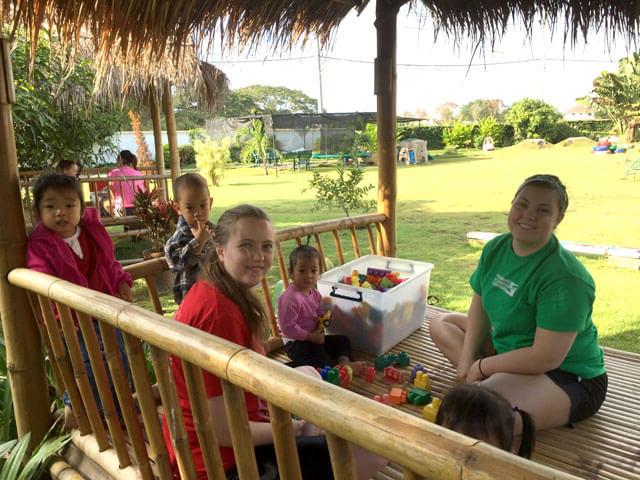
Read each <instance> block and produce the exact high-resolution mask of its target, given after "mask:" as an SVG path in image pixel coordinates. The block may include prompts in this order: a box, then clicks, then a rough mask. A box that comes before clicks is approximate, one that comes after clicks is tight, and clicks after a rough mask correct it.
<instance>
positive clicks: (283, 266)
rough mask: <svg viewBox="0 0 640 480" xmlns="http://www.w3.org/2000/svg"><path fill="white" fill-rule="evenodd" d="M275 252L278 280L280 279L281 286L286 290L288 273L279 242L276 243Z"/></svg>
mask: <svg viewBox="0 0 640 480" xmlns="http://www.w3.org/2000/svg"><path fill="white" fill-rule="evenodd" d="M276 252H277V256H278V267H279V268H280V278H281V279H282V286H283V287H284V288H285V289H286V288H287V287H288V286H289V272H288V271H287V262H286V261H285V259H284V253H283V252H282V243H281V242H276Z"/></svg>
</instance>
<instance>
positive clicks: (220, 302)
mask: <svg viewBox="0 0 640 480" xmlns="http://www.w3.org/2000/svg"><path fill="white" fill-rule="evenodd" d="M175 319H176V320H177V321H178V322H181V323H184V324H186V325H190V326H192V327H194V328H197V329H199V330H202V331H204V332H207V333H210V334H212V335H216V336H218V337H221V338H224V339H225V340H229V341H230V342H234V343H237V344H238V345H242V346H244V347H247V348H252V349H253V350H257V349H258V348H256V347H255V345H252V342H251V336H250V334H249V327H248V325H247V322H246V321H245V319H244V316H243V315H242V311H241V310H240V307H239V306H238V305H237V304H236V303H234V302H232V301H231V300H230V299H229V298H228V297H227V296H225V295H224V294H223V293H222V292H221V291H220V290H218V289H217V288H216V287H215V286H213V285H211V284H210V283H207V282H205V281H203V280H199V281H197V282H196V283H195V284H194V285H193V286H192V287H191V289H190V290H189V292H188V293H187V295H186V296H185V297H184V300H183V301H182V303H181V304H180V307H179V308H178V311H177V312H176V315H175ZM261 353H263V352H261ZM170 361H171V372H172V373H173V378H174V381H175V385H176V391H177V393H178V399H179V400H180V407H181V408H182V415H183V417H184V424H185V428H186V431H187V434H188V436H189V444H190V447H191V452H192V454H193V461H194V464H195V468H196V473H197V475H198V478H202V479H206V478H207V473H206V469H205V466H204V461H203V458H202V451H201V450H200V445H199V444H198V436H197V434H196V430H195V426H194V422H193V416H192V414H191V406H190V404H189V394H188V392H187V385H186V383H185V380H184V374H183V372H182V362H181V360H180V359H179V358H178V357H175V356H173V355H171V356H170ZM202 373H203V377H204V384H205V388H206V391H207V397H208V398H212V397H218V396H221V395H222V385H221V384H220V380H219V379H218V377H216V376H214V375H212V374H210V373H208V372H205V371H203V372H202ZM244 396H245V401H246V404H247V412H248V414H249V420H251V421H256V422H260V421H263V422H265V421H269V420H268V418H267V417H266V415H265V411H264V405H263V404H262V402H261V401H260V399H259V398H258V397H256V396H255V395H253V394H252V393H249V392H245V394H244ZM163 427H164V437H165V443H166V444H167V448H168V450H169V456H170V458H171V463H172V465H173V468H174V473H176V472H177V471H178V470H177V463H176V459H175V453H174V451H173V446H172V444H171V440H170V436H169V430H168V427H167V422H166V419H163ZM220 455H221V457H222V462H223V463H224V469H225V470H228V469H229V468H231V467H232V466H233V465H234V464H235V459H234V456H233V449H232V448H231V447H220Z"/></svg>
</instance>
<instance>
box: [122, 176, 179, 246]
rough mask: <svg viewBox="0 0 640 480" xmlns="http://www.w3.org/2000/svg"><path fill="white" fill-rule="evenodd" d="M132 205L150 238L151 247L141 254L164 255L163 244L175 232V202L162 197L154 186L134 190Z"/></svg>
mask: <svg viewBox="0 0 640 480" xmlns="http://www.w3.org/2000/svg"><path fill="white" fill-rule="evenodd" d="M133 206H134V208H135V212H136V215H137V216H138V217H139V218H140V221H141V222H142V225H143V226H144V228H145V229H146V231H147V235H148V237H149V240H151V248H150V249H149V250H145V251H144V252H143V255H145V253H146V254H147V255H148V256H149V257H150V258H155V257H157V256H158V255H154V254H156V253H160V254H161V255H164V244H165V243H167V240H169V237H171V235H173V232H175V230H176V223H177V222H178V212H177V211H176V206H175V203H174V202H173V200H169V201H167V200H164V199H162V197H161V196H160V191H159V190H158V189H155V188H154V189H153V190H136V193H135V195H134V202H133ZM145 258H146V256H145Z"/></svg>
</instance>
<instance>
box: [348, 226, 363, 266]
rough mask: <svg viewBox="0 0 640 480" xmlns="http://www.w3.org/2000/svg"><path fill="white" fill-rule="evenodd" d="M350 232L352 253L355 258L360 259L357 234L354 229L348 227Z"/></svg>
mask: <svg viewBox="0 0 640 480" xmlns="http://www.w3.org/2000/svg"><path fill="white" fill-rule="evenodd" d="M349 230H350V231H351V244H352V245H353V253H354V255H355V256H356V258H360V245H358V234H357V233H356V227H353V226H352V227H350V228H349Z"/></svg>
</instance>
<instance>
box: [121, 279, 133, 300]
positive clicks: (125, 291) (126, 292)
mask: <svg viewBox="0 0 640 480" xmlns="http://www.w3.org/2000/svg"><path fill="white" fill-rule="evenodd" d="M118 298H121V299H122V300H126V301H127V302H132V301H133V294H132V293H131V287H130V286H129V284H128V283H126V282H124V283H121V284H120V286H119V287H118Z"/></svg>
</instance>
